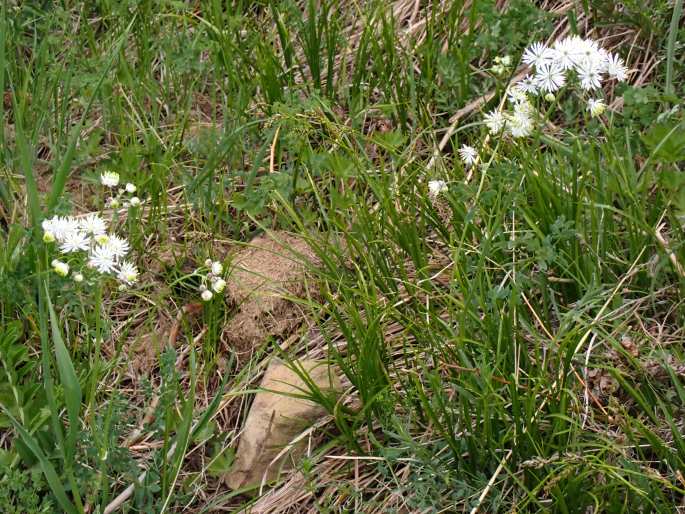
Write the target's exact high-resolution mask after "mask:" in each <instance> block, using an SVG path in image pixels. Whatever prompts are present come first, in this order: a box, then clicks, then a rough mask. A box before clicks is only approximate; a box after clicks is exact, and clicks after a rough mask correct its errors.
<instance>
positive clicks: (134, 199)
mask: <svg viewBox="0 0 685 514" xmlns="http://www.w3.org/2000/svg"><path fill="white" fill-rule="evenodd" d="M139 205H140V198H138V197H137V196H133V197H131V207H138V206H139Z"/></svg>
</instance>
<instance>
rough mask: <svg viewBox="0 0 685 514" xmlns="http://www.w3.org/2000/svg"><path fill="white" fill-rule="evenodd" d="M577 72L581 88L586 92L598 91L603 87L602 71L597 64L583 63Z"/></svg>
mask: <svg viewBox="0 0 685 514" xmlns="http://www.w3.org/2000/svg"><path fill="white" fill-rule="evenodd" d="M577 71H578V78H579V79H580V87H582V88H583V89H585V90H586V91H591V90H593V89H598V88H599V87H601V86H602V70H601V69H600V67H599V66H598V64H597V63H595V62H592V61H587V62H583V63H582V64H581V65H579V66H578V69H577Z"/></svg>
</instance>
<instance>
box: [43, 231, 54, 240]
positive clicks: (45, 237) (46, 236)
mask: <svg viewBox="0 0 685 514" xmlns="http://www.w3.org/2000/svg"><path fill="white" fill-rule="evenodd" d="M43 242H44V243H54V242H55V234H53V233H52V232H45V233H44V234H43Z"/></svg>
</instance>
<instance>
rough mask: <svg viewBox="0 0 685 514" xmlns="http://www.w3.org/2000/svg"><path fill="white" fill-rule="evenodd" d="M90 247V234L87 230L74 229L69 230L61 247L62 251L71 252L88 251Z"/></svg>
mask: <svg viewBox="0 0 685 514" xmlns="http://www.w3.org/2000/svg"><path fill="white" fill-rule="evenodd" d="M88 248H90V239H89V238H88V234H86V233H85V232H80V231H78V230H74V231H73V232H69V233H68V234H67V235H66V237H65V238H64V239H63V240H62V244H60V246H59V249H60V251H61V252H62V253H71V252H78V251H84V252H85V251H87V250H88Z"/></svg>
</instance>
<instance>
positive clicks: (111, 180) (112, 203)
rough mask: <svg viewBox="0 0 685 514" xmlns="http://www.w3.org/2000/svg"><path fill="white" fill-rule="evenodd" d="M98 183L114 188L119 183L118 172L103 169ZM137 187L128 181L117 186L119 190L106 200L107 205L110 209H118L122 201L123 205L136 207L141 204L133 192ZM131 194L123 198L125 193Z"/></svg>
mask: <svg viewBox="0 0 685 514" xmlns="http://www.w3.org/2000/svg"><path fill="white" fill-rule="evenodd" d="M100 183H101V184H102V185H103V186H105V187H108V188H110V189H114V188H115V187H117V186H118V185H119V174H118V173H116V172H114V171H105V172H104V173H102V174H101V175H100ZM137 190H138V188H137V187H136V186H135V184H132V183H130V182H128V183H127V184H126V186H125V187H122V188H119V191H118V192H117V194H116V195H115V196H111V197H110V198H109V199H108V200H107V206H108V207H110V208H112V209H118V208H119V207H120V206H121V205H122V203H123V206H124V207H126V208H128V207H138V206H139V205H140V204H141V201H140V198H138V197H137V196H135V192H136V191H137ZM127 193H128V194H129V195H131V196H130V197H129V198H125V195H126V194H127Z"/></svg>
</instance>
